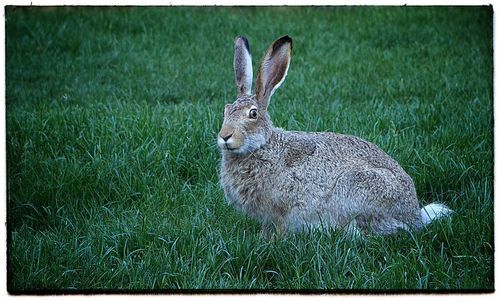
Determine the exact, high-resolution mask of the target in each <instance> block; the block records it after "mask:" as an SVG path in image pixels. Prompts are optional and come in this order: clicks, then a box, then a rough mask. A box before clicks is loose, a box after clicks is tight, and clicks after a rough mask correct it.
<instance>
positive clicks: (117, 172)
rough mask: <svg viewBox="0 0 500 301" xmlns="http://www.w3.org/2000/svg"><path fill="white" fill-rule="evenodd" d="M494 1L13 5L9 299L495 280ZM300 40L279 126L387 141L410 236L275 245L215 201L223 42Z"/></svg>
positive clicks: (293, 240)
mask: <svg viewBox="0 0 500 301" xmlns="http://www.w3.org/2000/svg"><path fill="white" fill-rule="evenodd" d="M492 14H493V11H492V8H491V7H462V8H457V7H455V8H452V7H434V8H426V7H418V8H416V7H386V8H376V7H355V8H354V7H340V8H312V7H310V8H298V7H294V8H283V7H276V8H231V7H228V8H191V7H182V8H168V7H167V8H106V9H105V8H85V9H80V8H72V9H66V8H57V9H54V8H44V9H40V8H13V7H7V8H6V14H5V18H6V46H5V47H6V48H5V49H6V115H7V116H6V146H7V189H8V195H7V210H8V211H7V214H8V290H9V291H10V292H11V293H34V292H41V291H42V292H43V291H47V290H56V291H58V290H65V291H69V292H71V291H73V290H74V291H75V292H81V291H82V290H117V289H118V290H119V289H126V290H141V289H265V290H267V289H305V290H323V289H361V290H363V289H368V290H383V291H386V290H401V289H403V290H413V289H415V290H421V289H423V290H428V289H429V290H457V289H459V290H462V289H463V290H492V289H493V288H494V281H493V265H494V262H493V113H492V107H493V86H492V85H493V83H492V82H493V75H492V74H493V44H492V43H493V33H492V32H493V27H492V22H493V15H492ZM240 34H244V35H246V36H247V37H248V39H249V40H250V45H251V48H252V52H253V56H254V69H256V68H257V61H258V60H259V59H260V57H261V55H262V53H263V52H264V50H265V49H266V48H267V46H268V45H269V44H270V43H271V42H272V41H273V40H274V39H275V38H277V37H279V36H281V35H284V34H288V35H290V36H291V37H292V38H293V40H294V50H293V56H292V63H291V67H290V71H289V73H288V77H287V80H286V81H285V83H284V84H283V85H282V87H281V88H280V89H279V90H278V91H277V92H276V94H275V95H274V97H273V99H272V103H271V105H270V114H271V116H272V118H273V120H274V124H275V125H276V126H278V127H282V128H286V129H290V130H304V131H335V132H339V133H345V134H351V135H357V136H360V137H362V138H364V139H367V140H369V141H372V142H374V143H376V144H378V145H379V146H380V147H381V148H382V149H384V150H385V151H386V152H387V153H388V154H390V155H391V156H393V157H394V158H395V159H396V160H398V161H399V162H400V163H401V165H402V166H403V168H404V169H405V170H406V171H407V172H408V174H409V175H410V176H411V177H412V178H413V179H414V182H415V185H416V189H417V194H418V196H419V199H420V202H421V204H427V203H430V202H434V201H438V202H442V203H445V204H447V205H448V206H450V207H451V208H452V209H453V210H454V211H455V214H454V216H453V218H452V219H451V221H450V220H442V221H440V222H437V223H434V224H432V225H430V226H429V227H427V228H425V229H424V230H423V231H421V232H417V233H401V234H398V235H394V236H389V237H380V236H367V237H365V238H364V239H359V240H354V241H353V240H350V239H348V238H346V237H345V236H344V235H342V233H340V232H332V231H324V232H310V233H301V234H296V235H289V236H288V237H286V238H284V239H279V240H274V241H267V240H266V239H264V238H263V237H262V234H261V232H260V225H259V224H258V223H257V222H255V221H253V220H251V219H249V218H247V217H246V216H244V215H243V214H241V213H239V212H237V211H236V210H235V209H234V208H233V207H231V206H229V205H228V204H226V202H225V201H224V198H223V193H222V190H221V188H220V186H219V183H218V164H219V160H220V154H219V151H218V149H217V146H216V142H215V137H216V133H217V132H218V130H219V127H220V125H221V123H222V109H223V105H224V104H225V103H227V102H232V101H233V100H234V98H235V94H236V87H235V84H234V76H233V70H232V60H233V44H232V43H233V39H234V37H235V36H236V35H240Z"/></svg>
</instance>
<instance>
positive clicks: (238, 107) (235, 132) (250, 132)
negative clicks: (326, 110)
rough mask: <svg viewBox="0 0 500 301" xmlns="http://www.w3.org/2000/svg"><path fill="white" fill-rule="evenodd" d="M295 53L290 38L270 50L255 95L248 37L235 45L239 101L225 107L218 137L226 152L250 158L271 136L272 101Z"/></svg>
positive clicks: (266, 54) (263, 61) (285, 38)
mask: <svg viewBox="0 0 500 301" xmlns="http://www.w3.org/2000/svg"><path fill="white" fill-rule="evenodd" d="M291 52H292V39H291V38H290V37H288V36H284V37H281V38H279V39H277V40H276V41H274V43H272V44H271V46H270V47H269V48H268V49H267V51H266V53H265V54H264V57H263V58H262V62H261V64H260V68H259V73H258V75H257V80H256V87H255V94H252V93H251V90H252V77H253V72H252V57H251V55H250V47H249V45H248V40H247V39H246V38H245V37H237V38H236V40H235V41H234V72H235V77H236V86H237V90H238V97H237V99H236V101H235V102H234V103H232V104H227V105H226V106H225V107H224V122H223V123H222V128H221V130H220V132H219V135H218V137H217V144H218V145H219V147H220V149H221V150H222V152H227V153H231V154H247V153H249V152H252V151H254V150H256V149H258V148H260V147H261V146H263V145H264V144H265V143H266V141H267V140H268V138H269V136H270V134H271V128H272V123H271V119H270V118H269V114H268V113H267V107H268V105H269V100H270V99H271V96H272V95H273V93H274V91H276V89H277V88H278V87H279V86H280V85H281V83H282V82H283V81H284V80H285V77H286V74H287V71H288V66H290V58H291Z"/></svg>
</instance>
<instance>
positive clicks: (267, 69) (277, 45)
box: [255, 36, 292, 109]
mask: <svg viewBox="0 0 500 301" xmlns="http://www.w3.org/2000/svg"><path fill="white" fill-rule="evenodd" d="M291 57H292V39H291V38H290V37H289V36H284V37H281V38H279V39H277V40H276V41H274V43H273V44H271V46H270V47H269V48H268V49H267V52H266V54H265V55H264V57H263V58H262V62H261V63H260V69H259V74H258V75H257V83H256V84H255V85H256V86H255V94H256V95H257V101H258V103H259V106H260V107H262V108H264V109H267V106H268V105H269V99H271V96H272V95H273V93H274V91H276V89H278V87H279V86H280V85H281V84H282V83H283V81H284V80H285V77H286V74H287V72H288V67H289V66H290V59H291Z"/></svg>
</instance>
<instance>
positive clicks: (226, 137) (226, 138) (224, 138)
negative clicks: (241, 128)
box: [221, 133, 233, 142]
mask: <svg viewBox="0 0 500 301" xmlns="http://www.w3.org/2000/svg"><path fill="white" fill-rule="evenodd" d="M231 136H233V134H232V133H231V134H229V135H226V136H221V138H222V139H223V140H224V141H225V142H227V140H228V139H229V138H231Z"/></svg>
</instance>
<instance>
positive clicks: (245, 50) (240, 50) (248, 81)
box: [233, 36, 253, 97]
mask: <svg viewBox="0 0 500 301" xmlns="http://www.w3.org/2000/svg"><path fill="white" fill-rule="evenodd" d="M233 64H234V75H235V77H236V86H237V87H238V97H239V96H242V95H249V94H250V93H251V90H252V78H253V70H252V56H251V55H250V46H249V45H248V40H247V38H245V37H243V36H240V37H236V39H235V40H234V63H233Z"/></svg>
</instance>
